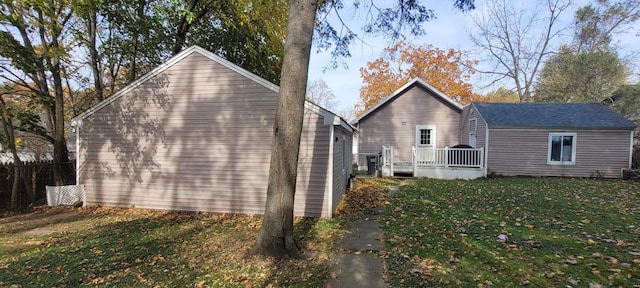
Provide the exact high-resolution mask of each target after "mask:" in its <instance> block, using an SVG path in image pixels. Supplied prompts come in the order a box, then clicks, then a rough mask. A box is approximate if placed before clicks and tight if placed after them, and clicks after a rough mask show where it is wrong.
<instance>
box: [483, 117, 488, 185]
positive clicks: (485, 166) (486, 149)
mask: <svg viewBox="0 0 640 288" xmlns="http://www.w3.org/2000/svg"><path fill="white" fill-rule="evenodd" d="M484 130H485V131H486V133H485V137H484V177H487V174H488V171H489V126H487V127H486V128H485V129H484Z"/></svg>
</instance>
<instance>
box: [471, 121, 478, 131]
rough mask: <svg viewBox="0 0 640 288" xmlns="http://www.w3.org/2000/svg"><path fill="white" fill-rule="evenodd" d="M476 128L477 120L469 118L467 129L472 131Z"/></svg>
mask: <svg viewBox="0 0 640 288" xmlns="http://www.w3.org/2000/svg"><path fill="white" fill-rule="evenodd" d="M476 130H478V120H476V119H469V131H470V132H473V131H476Z"/></svg>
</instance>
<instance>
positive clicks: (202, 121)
mask: <svg viewBox="0 0 640 288" xmlns="http://www.w3.org/2000/svg"><path fill="white" fill-rule="evenodd" d="M276 101H277V94H276V93H275V92H273V91H272V90H269V89H267V88H265V87H264V86H262V85H260V84H258V83H256V82H254V81H252V80H250V79H248V78H246V77H244V76H242V75H239V74H237V73H236V72H234V71H232V70H230V69H228V68H226V67H224V66H222V65H220V64H218V63H216V62H214V61H212V60H210V59H209V58H206V57H204V56H202V55H200V54H197V53H194V54H191V55H190V56H188V57H186V58H185V59H183V60H182V61H180V62H178V63H176V64H174V65H173V66H171V67H169V68H168V69H167V70H165V71H164V72H162V73H160V74H159V75H156V76H155V77H153V78H151V79H149V80H148V81H146V82H144V83H142V84H141V85H140V86H138V87H136V88H135V89H133V90H131V91H130V92H129V93H127V94H126V95H123V96H122V97H121V98H119V99H117V100H115V101H114V102H112V103H111V104H109V105H107V106H106V107H104V108H103V109H100V110H98V111H96V112H95V113H94V114H92V115H91V116H89V117H87V118H85V119H84V120H83V123H82V126H81V127H80V130H79V133H80V134H79V135H80V147H79V149H78V151H79V159H80V160H79V163H80V165H79V167H78V173H79V178H80V182H81V183H82V184H84V185H85V189H86V191H87V202H88V204H89V205H104V206H114V207H131V206H135V207H138V208H154V209H163V210H187V211H210V212H221V213H246V214H262V213H263V212H264V205H265V200H266V189H267V179H268V173H269V163H270V154H271V140H272V138H271V137H272V133H271V131H272V126H273V122H274V119H275V110H276ZM307 112H308V111H307ZM307 114H310V113H307ZM314 115H315V114H314ZM309 117H315V118H317V115H315V116H309V115H307V118H309ZM313 121H316V120H315V119H314V120H313ZM314 125H315V124H314ZM303 129H304V131H305V133H307V132H309V131H311V132H313V131H315V130H316V128H315V127H313V128H309V127H308V125H305V127H304V128H303ZM316 137H322V136H321V135H317V136H316V135H313V136H311V135H306V136H305V135H303V140H302V144H301V151H303V152H301V157H300V163H301V164H300V166H301V168H300V169H301V170H303V173H302V175H301V176H300V179H301V181H308V180H306V179H308V178H309V175H306V176H305V175H304V171H305V170H304V169H307V167H310V165H312V163H315V164H314V165H321V164H318V163H320V162H321V160H319V159H320V158H318V159H315V160H313V161H309V160H307V158H308V157H309V155H310V153H311V152H309V151H311V150H313V149H314V148H313V147H311V145H315V144H316V142H317V141H316V140H315V138H316ZM327 137H328V136H327ZM309 138H313V140H309ZM319 149H320V148H319ZM326 154H327V153H326V152H325V156H328V155H326ZM317 157H323V156H322V154H321V153H320V155H318V156H317ZM325 159H326V158H325ZM324 165H325V167H326V164H324ZM325 171H326V169H325ZM305 177H306V178H305ZM318 177H323V176H322V175H319V176H318ZM313 185H315V183H314V184H313ZM305 188H307V187H305ZM323 190H324V186H322V187H318V188H317V189H315V190H313V193H321V194H323V192H319V191H323ZM305 193H307V192H306V189H299V190H298V193H297V194H298V195H297V197H296V199H305V198H311V199H315V200H313V201H311V202H312V203H310V204H308V205H307V204H302V205H300V204H299V203H296V208H295V209H296V213H297V214H298V215H302V214H304V213H307V212H308V213H311V214H313V215H315V214H319V213H320V211H322V209H321V208H322V206H323V205H324V204H316V202H318V201H319V202H320V203H324V201H328V200H324V199H323V197H326V196H322V195H318V196H316V195H314V196H312V197H306V195H305ZM307 206H309V207H312V208H307ZM314 209H315V210H314Z"/></svg>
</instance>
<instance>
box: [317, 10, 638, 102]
mask: <svg viewBox="0 0 640 288" xmlns="http://www.w3.org/2000/svg"><path fill="white" fill-rule="evenodd" d="M577 1H578V2H577V3H575V5H574V6H573V7H572V8H571V9H570V11H566V12H565V14H564V15H563V19H564V20H563V21H566V22H567V23H570V21H572V20H573V12H574V11H575V9H576V8H577V7H579V6H583V5H584V4H585V3H586V2H588V0H577ZM475 2H476V3H475V5H476V9H475V10H474V11H471V12H467V13H463V12H460V11H459V10H455V9H454V8H453V5H452V3H453V1H429V2H427V4H426V5H427V7H428V8H432V9H434V11H435V12H436V15H437V18H436V19H433V20H432V21H430V22H427V23H426V24H425V25H424V28H425V31H426V34H425V35H423V36H421V37H418V38H416V37H407V39H406V42H409V43H412V44H414V45H428V44H432V45H433V46H434V47H437V48H440V49H443V50H445V49H449V48H454V49H456V50H465V51H470V52H471V50H473V48H474V47H473V45H472V44H471V41H470V40H469V36H468V34H469V33H468V32H467V31H469V30H471V29H472V27H473V20H472V15H474V13H479V12H480V11H482V9H483V2H484V1H482V0H480V1H478V0H476V1H475ZM515 2H517V1H515ZM525 3H527V4H525V5H530V4H533V1H525ZM361 10H362V9H361ZM341 17H342V18H343V20H345V22H347V24H348V25H349V27H352V28H351V29H353V30H357V31H359V29H360V27H361V26H362V23H364V22H365V18H364V15H363V12H362V11H356V12H354V11H353V10H352V9H351V7H350V6H349V5H345V9H344V10H341ZM330 21H331V23H332V24H334V27H336V26H337V24H336V23H338V22H337V21H336V19H335V18H333V19H331V20H330ZM362 34H363V33H358V35H359V36H361V37H363V40H364V42H365V43H362V42H359V43H355V44H353V45H352V46H351V48H350V52H351V57H350V58H346V59H345V62H346V64H347V65H348V68H346V69H345V68H337V69H326V71H323V70H325V69H324V68H325V67H326V66H327V64H328V63H329V59H330V55H329V52H325V53H317V52H316V50H315V49H312V51H311V62H310V67H309V81H310V82H311V81H314V80H317V79H322V80H324V81H325V82H326V83H327V84H328V86H329V87H330V88H331V89H332V91H333V93H334V95H335V96H336V98H337V100H338V105H337V108H336V109H335V110H336V111H334V112H337V113H340V112H342V111H345V110H347V109H350V108H352V107H353V105H354V104H356V103H357V102H358V100H359V89H360V87H361V86H362V79H361V78H360V71H359V69H360V68H361V67H365V66H366V64H367V62H369V61H373V60H375V59H377V58H379V57H380V56H381V55H382V54H381V53H382V51H383V50H384V48H385V47H387V46H390V43H389V41H388V40H385V39H383V38H381V37H366V36H363V35H362ZM619 41H620V42H622V44H623V45H622V46H623V47H626V48H628V47H638V46H640V37H638V35H637V34H636V35H626V36H625V37H623V38H621V39H619ZM472 57H473V56H472ZM473 59H479V58H477V57H474V58H473ZM480 65H482V62H481V63H480ZM485 78H486V77H485ZM483 81H486V80H482V78H481V75H476V76H474V77H473V78H472V79H471V84H472V85H473V86H474V90H476V91H475V92H477V93H486V92H488V91H490V90H491V89H490V88H485V90H479V87H483V86H486V85H483V83H482V82H483ZM493 88H494V89H495V88H496V87H493Z"/></svg>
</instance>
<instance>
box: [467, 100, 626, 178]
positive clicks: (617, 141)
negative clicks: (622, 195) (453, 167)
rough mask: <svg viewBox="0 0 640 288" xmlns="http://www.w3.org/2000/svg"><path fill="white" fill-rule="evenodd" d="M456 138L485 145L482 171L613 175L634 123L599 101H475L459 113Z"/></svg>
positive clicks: (622, 165) (616, 174) (618, 168)
mask: <svg viewBox="0 0 640 288" xmlns="http://www.w3.org/2000/svg"><path fill="white" fill-rule="evenodd" d="M462 117H463V118H462V121H461V129H460V141H461V143H464V144H469V145H471V146H474V147H483V148H485V151H486V153H485V156H486V157H485V165H486V167H487V169H488V173H495V174H499V175H530V176H567V177H606V178H619V177H621V176H622V169H628V168H631V155H632V151H633V149H632V147H633V130H634V129H635V126H636V125H635V124H634V123H633V122H631V121H629V120H627V119H625V118H624V117H622V116H621V115H620V114H618V113H617V112H615V111H613V110H611V109H610V108H609V107H607V106H605V105H603V104H600V103H481V102H474V103H471V104H470V105H468V106H466V107H465V108H464V112H463V113H462Z"/></svg>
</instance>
